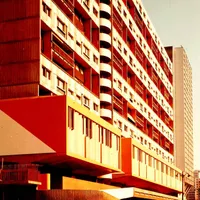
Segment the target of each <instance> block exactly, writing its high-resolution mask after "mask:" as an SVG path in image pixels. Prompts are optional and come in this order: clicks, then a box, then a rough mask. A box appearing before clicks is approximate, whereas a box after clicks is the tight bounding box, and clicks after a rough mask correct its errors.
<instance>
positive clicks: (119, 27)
mask: <svg viewBox="0 0 200 200" xmlns="http://www.w3.org/2000/svg"><path fill="white" fill-rule="evenodd" d="M113 25H114V27H115V28H116V29H117V32H118V33H119V34H120V35H121V33H122V28H123V21H122V20H121V18H120V17H119V16H118V14H116V13H115V12H114V13H113Z"/></svg>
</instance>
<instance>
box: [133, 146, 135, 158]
mask: <svg viewBox="0 0 200 200" xmlns="http://www.w3.org/2000/svg"><path fill="white" fill-rule="evenodd" d="M133 159H135V147H134V146H133Z"/></svg>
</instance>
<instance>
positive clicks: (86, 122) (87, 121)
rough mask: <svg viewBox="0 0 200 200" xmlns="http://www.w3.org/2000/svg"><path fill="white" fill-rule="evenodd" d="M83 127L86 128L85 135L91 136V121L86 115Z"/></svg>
mask: <svg viewBox="0 0 200 200" xmlns="http://www.w3.org/2000/svg"><path fill="white" fill-rule="evenodd" d="M85 119H86V120H85V128H86V137H89V138H90V139H91V138H92V121H91V120H90V119H88V118H87V117H86V118H85Z"/></svg>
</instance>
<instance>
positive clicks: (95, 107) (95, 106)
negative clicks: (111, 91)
mask: <svg viewBox="0 0 200 200" xmlns="http://www.w3.org/2000/svg"><path fill="white" fill-rule="evenodd" d="M93 109H94V110H95V111H97V112H98V110H99V107H98V105H97V104H96V103H94V104H93Z"/></svg>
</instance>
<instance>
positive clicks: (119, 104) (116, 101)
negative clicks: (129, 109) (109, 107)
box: [113, 95, 123, 110]
mask: <svg viewBox="0 0 200 200" xmlns="http://www.w3.org/2000/svg"><path fill="white" fill-rule="evenodd" d="M113 103H114V104H115V106H117V108H118V109H120V110H123V101H121V100H120V99H119V98H118V97H116V96H115V95H114V96H113Z"/></svg>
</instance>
